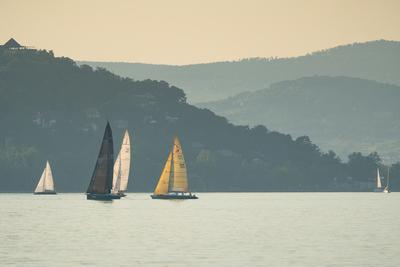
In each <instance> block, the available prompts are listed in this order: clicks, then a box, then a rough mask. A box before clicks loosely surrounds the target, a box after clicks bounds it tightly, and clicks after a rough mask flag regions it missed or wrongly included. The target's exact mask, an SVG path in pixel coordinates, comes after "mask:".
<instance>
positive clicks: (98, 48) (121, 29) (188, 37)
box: [0, 0, 400, 64]
mask: <svg viewBox="0 0 400 267" xmlns="http://www.w3.org/2000/svg"><path fill="white" fill-rule="evenodd" d="M10 37H14V38H15V39H16V40H17V41H19V42H20V43H21V44H23V45H28V46H34V47H36V48H41V49H49V50H50V49H51V50H53V51H54V52H55V54H56V55H57V56H68V57H71V58H73V59H75V60H97V61H125V62H145V63H160V64H191V63H203V62H214V61H224V60H237V59H241V58H248V57H270V56H274V57H275V56H277V57H289V56H297V55H303V54H306V53H308V52H312V51H316V50H321V49H324V48H330V47H334V46H337V45H341V44H347V43H353V42H364V41H369V40H376V39H388V40H400V0H264V1H262V0H244V1H242V0H238V1H235V0H197V1H194V0H157V1H156V0H110V1H104V0H65V1H60V0H58V1H57V0H0V43H4V42H5V41H7V40H8V39H9V38H10Z"/></svg>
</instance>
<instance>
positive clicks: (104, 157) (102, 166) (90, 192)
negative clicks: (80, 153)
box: [86, 122, 121, 200]
mask: <svg viewBox="0 0 400 267" xmlns="http://www.w3.org/2000/svg"><path fill="white" fill-rule="evenodd" d="M113 167H114V148H113V137H112V131H111V127H110V123H109V122H107V126H106V129H105V131H104V136H103V141H102V143H101V147H100V152H99V155H98V157H97V162H96V166H95V168H94V171H93V175H92V179H91V180H90V184H89V187H88V189H87V191H86V196H87V199H92V200H112V199H119V198H121V197H120V196H119V195H117V194H112V193H111V188H112V182H113V181H112V179H113V169H114V168H113Z"/></svg>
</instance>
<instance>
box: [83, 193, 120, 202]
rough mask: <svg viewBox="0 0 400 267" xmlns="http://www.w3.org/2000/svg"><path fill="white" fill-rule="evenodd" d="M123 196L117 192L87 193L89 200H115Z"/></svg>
mask: <svg viewBox="0 0 400 267" xmlns="http://www.w3.org/2000/svg"><path fill="white" fill-rule="evenodd" d="M120 198H121V196H119V195H115V194H87V195H86V199H88V200H103V201H104V200H113V199H120Z"/></svg>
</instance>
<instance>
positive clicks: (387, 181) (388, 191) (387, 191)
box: [383, 167, 391, 193]
mask: <svg viewBox="0 0 400 267" xmlns="http://www.w3.org/2000/svg"><path fill="white" fill-rule="evenodd" d="M389 170H390V169H389V167H388V175H387V180H386V187H385V189H383V193H390V192H391V191H390V188H389Z"/></svg>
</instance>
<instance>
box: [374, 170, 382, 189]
mask: <svg viewBox="0 0 400 267" xmlns="http://www.w3.org/2000/svg"><path fill="white" fill-rule="evenodd" d="M374 192H383V188H382V179H381V176H380V174H379V168H378V169H376V188H375V189H374Z"/></svg>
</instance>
